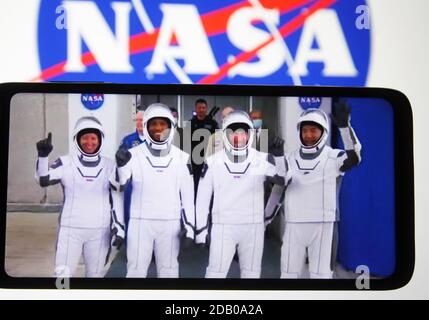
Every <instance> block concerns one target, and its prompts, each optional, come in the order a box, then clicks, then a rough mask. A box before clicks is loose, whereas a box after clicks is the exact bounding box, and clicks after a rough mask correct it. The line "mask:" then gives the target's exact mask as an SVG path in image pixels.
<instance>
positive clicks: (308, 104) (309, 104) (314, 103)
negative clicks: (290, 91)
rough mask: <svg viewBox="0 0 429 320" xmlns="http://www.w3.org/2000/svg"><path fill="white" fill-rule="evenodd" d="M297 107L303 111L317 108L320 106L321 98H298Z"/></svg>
mask: <svg viewBox="0 0 429 320" xmlns="http://www.w3.org/2000/svg"><path fill="white" fill-rule="evenodd" d="M298 101H299V105H300V106H301V108H303V109H304V110H306V109H309V108H319V107H320V105H321V104H322V98H321V97H299V98H298Z"/></svg>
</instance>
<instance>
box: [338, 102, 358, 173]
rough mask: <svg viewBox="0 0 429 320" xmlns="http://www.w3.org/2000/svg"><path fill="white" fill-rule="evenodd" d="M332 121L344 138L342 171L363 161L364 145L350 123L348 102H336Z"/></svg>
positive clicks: (340, 156)
mask: <svg viewBox="0 0 429 320" xmlns="http://www.w3.org/2000/svg"><path fill="white" fill-rule="evenodd" d="M332 121H333V122H334V123H335V125H336V126H337V127H338V129H339V131H340V135H341V139H342V140H343V144H344V149H345V152H342V153H340V154H339V155H338V161H339V165H340V168H339V170H340V171H341V172H346V171H347V170H350V169H351V168H352V167H353V166H356V165H358V164H359V163H360V161H361V149H362V146H361V144H360V142H359V140H358V138H357V136H356V133H355V131H354V130H353V128H352V126H351V124H350V106H349V104H348V103H347V102H344V101H340V102H336V103H334V114H333V115H332Z"/></svg>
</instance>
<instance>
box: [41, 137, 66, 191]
mask: <svg viewBox="0 0 429 320" xmlns="http://www.w3.org/2000/svg"><path fill="white" fill-rule="evenodd" d="M36 148H37V155H38V157H37V162H36V173H35V178H36V180H37V182H38V183H39V185H40V186H41V187H48V186H51V185H54V184H57V183H60V182H61V178H62V174H63V167H64V164H63V163H62V160H61V158H58V159H57V160H55V161H54V162H53V163H52V164H51V166H49V154H50V153H51V152H52V150H53V146H52V134H51V133H50V132H49V133H48V137H47V138H46V139H42V140H40V141H38V142H37V144H36Z"/></svg>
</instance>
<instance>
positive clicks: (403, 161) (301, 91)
mask: <svg viewBox="0 0 429 320" xmlns="http://www.w3.org/2000/svg"><path fill="white" fill-rule="evenodd" d="M94 92H96V93H104V94H148V95H150V94H152V95H153V94H155V95H161V94H162V95H167V94H171V95H217V96H221V95H225V96H232V95H236V96H241V95H242V96H298V97H299V96H317V97H333V98H340V97H349V98H380V99H385V100H387V101H388V102H389V103H390V105H391V106H392V109H393V115H394V143H395V148H394V149H395V150H394V155H395V194H396V195H400V196H396V197H395V209H396V212H395V215H396V220H395V225H396V227H395V228H396V229H395V233H396V239H395V245H396V268H395V272H394V273H393V274H392V275H391V276H390V277H388V278H382V279H371V282H370V290H392V289H397V288H400V287H403V286H405V285H406V284H407V283H408V282H409V281H410V279H411V278H412V275H413V271H414V262H415V243H414V166H413V163H414V157H413V119H412V109H411V105H410V102H409V100H408V98H407V97H406V96H405V95H404V94H403V93H401V92H400V91H397V90H393V89H386V88H368V87H321V86H314V87H310V86H298V87H293V86H261V85H258V86H255V85H176V84H172V85H168V84H167V85H165V84H163V85H158V84H113V83H94V82H88V83H86V82H68V83H60V82H57V83H55V82H54V83H5V84H0V121H1V127H0V130H1V133H2V140H3V143H2V145H1V149H2V150H1V154H2V156H1V160H0V161H1V162H0V167H2V168H8V151H9V119H10V118H9V115H10V101H11V99H12V97H13V96H14V95H15V94H18V93H94ZM7 172H8V171H7V170H3V171H2V174H1V182H0V183H1V190H2V192H1V194H0V205H1V210H2V212H4V213H5V214H3V215H2V216H1V217H0V264H1V266H0V287H1V288H30V289H39V288H46V289H49V288H51V289H56V279H55V278H30V277H22V278H16V277H11V276H9V275H8V274H7V273H6V271H5V240H6V239H5V238H6V232H5V231H6V212H7V210H6V209H7V203H6V202H7V178H8V177H7ZM70 288H72V289H170V290H196V289H198V290H357V288H356V281H355V280H354V279H329V280H316V279H297V280H292V279H193V278H192V279H190V278H187V279H153V278H147V279H135V278H133V279H127V278H103V279H89V278H71V279H70Z"/></svg>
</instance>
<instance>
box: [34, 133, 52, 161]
mask: <svg viewBox="0 0 429 320" xmlns="http://www.w3.org/2000/svg"><path fill="white" fill-rule="evenodd" d="M36 148H37V154H38V156H39V157H41V158H44V157H47V156H48V155H49V154H50V153H51V152H52V149H53V148H54V147H53V146H52V133H50V132H49V133H48V137H47V138H46V139H42V140H40V141H39V142H37V144H36Z"/></svg>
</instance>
